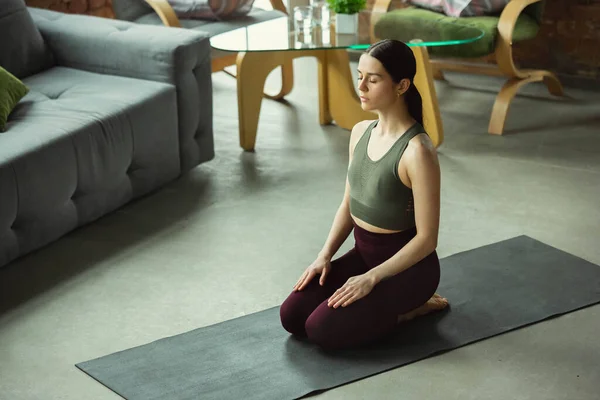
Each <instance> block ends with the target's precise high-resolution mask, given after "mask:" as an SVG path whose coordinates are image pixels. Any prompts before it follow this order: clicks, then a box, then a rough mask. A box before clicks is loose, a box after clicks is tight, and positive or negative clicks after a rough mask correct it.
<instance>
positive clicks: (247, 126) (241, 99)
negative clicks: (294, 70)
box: [236, 52, 293, 151]
mask: <svg viewBox="0 0 600 400" xmlns="http://www.w3.org/2000/svg"><path fill="white" fill-rule="evenodd" d="M290 53H293V52H290ZM292 60H293V56H288V55H287V52H246V53H244V52H240V53H238V56H237V59H236V66H237V75H236V79H237V98H238V123H239V135H240V146H242V148H243V149H244V150H246V151H252V150H254V146H255V144H256V131H257V129H258V118H259V115H260V106H261V103H262V99H263V97H264V93H263V91H264V87H265V81H266V80H267V76H269V74H270V73H271V71H273V70H274V69H275V68H277V67H278V66H280V65H282V66H283V74H284V76H283V81H282V93H284V92H285V94H287V92H289V90H291V84H290V80H289V78H288V79H286V76H285V74H286V72H288V73H289V71H288V68H289V67H290V66H291V65H292ZM289 76H290V75H289V74H288V75H287V77H289ZM292 78H293V75H292Z"/></svg>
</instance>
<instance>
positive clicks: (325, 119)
mask: <svg viewBox="0 0 600 400" xmlns="http://www.w3.org/2000/svg"><path fill="white" fill-rule="evenodd" d="M315 57H316V58H317V60H318V61H319V124H321V125H329V124H331V122H332V121H333V119H332V118H331V110H330V109H329V84H328V80H327V70H328V63H327V51H320V52H318V53H317V54H316V55H315Z"/></svg>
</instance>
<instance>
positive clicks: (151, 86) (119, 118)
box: [0, 67, 180, 265]
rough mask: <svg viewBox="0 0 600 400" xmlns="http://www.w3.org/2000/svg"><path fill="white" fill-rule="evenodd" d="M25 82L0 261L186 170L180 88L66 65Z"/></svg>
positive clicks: (1, 153) (2, 149) (2, 215)
mask: <svg viewBox="0 0 600 400" xmlns="http://www.w3.org/2000/svg"><path fill="white" fill-rule="evenodd" d="M24 83H25V84H26V85H27V86H28V87H29V88H30V92H29V93H28V94H27V95H26V96H25V97H24V98H23V99H22V100H21V102H19V104H18V105H17V107H16V108H15V110H14V112H13V115H12V116H11V117H12V125H11V129H10V130H8V131H7V132H5V133H3V134H0V190H1V191H2V196H0V197H2V198H3V199H2V200H0V205H1V206H2V207H0V265H2V264H4V263H5V262H7V261H8V259H10V258H12V257H14V255H15V254H23V253H27V252H29V251H31V250H34V249H36V248H38V247H41V246H42V245H45V244H46V243H48V242H50V241H52V240H54V239H57V238H59V237H60V236H62V235H64V234H65V233H66V232H69V231H70V230H72V229H74V228H76V227H77V226H80V225H83V224H85V223H89V222H91V221H93V220H95V219H97V218H98V217H99V216H101V215H104V214H106V213H107V212H109V211H112V210H114V209H116V208H118V207H120V206H121V205H123V204H125V203H126V202H128V201H129V200H131V199H133V198H135V197H138V196H140V195H143V194H145V193H148V192H149V191H150V190H152V189H155V188H157V187H160V186H161V185H164V184H165V183H167V182H169V181H171V180H173V179H174V178H176V177H177V176H178V175H179V172H180V159H179V141H178V126H177V124H178V122H177V101H176V93H175V88H174V86H172V85H169V84H164V83H158V82H152V81H146V80H137V79H132V78H123V77H115V76H110V75H99V74H95V73H91V72H85V71H79V70H74V69H69V68H63V67H56V68H52V69H50V70H47V71H44V72H42V73H40V74H37V75H34V76H32V77H30V78H27V79H25V81H24ZM17 190H18V192H17ZM17 194H18V195H17ZM15 246H16V248H15Z"/></svg>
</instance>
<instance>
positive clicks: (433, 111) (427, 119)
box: [411, 46, 444, 147]
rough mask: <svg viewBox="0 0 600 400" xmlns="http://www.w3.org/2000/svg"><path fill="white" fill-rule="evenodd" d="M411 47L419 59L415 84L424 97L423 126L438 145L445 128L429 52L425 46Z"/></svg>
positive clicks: (435, 144)
mask: <svg viewBox="0 0 600 400" xmlns="http://www.w3.org/2000/svg"><path fill="white" fill-rule="evenodd" d="M411 49H412V51H413V54H414V55H415V59H416V61H417V74H416V75H415V86H416V87H417V89H419V93H420V94H421V98H422V99H423V127H424V128H425V130H426V131H427V134H428V135H429V137H430V138H431V141H432V142H433V145H434V146H435V147H438V146H439V145H440V144H442V142H443V141H444V128H443V126H442V117H441V115H440V107H439V104H438V99H437V94H436V92H435V84H434V82H433V70H432V67H431V63H430V61H429V52H428V51H427V47H425V46H412V47H411Z"/></svg>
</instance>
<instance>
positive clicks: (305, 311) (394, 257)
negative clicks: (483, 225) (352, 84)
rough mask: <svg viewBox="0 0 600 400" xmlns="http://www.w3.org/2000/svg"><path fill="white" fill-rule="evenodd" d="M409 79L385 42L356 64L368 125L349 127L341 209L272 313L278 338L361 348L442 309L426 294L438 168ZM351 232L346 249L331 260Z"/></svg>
mask: <svg viewBox="0 0 600 400" xmlns="http://www.w3.org/2000/svg"><path fill="white" fill-rule="evenodd" d="M415 73H416V61H415V57H414V55H413V52H412V50H411V49H410V48H409V47H408V46H406V44H404V43H402V42H399V41H395V40H382V41H380V42H378V43H375V44H373V45H372V46H370V47H369V48H368V49H367V50H366V52H365V53H364V54H362V55H361V57H360V60H359V63H358V91H359V93H360V100H361V105H362V108H363V110H368V111H373V112H376V113H377V114H378V119H377V120H375V121H362V122H359V123H357V124H356V125H355V126H354V128H353V129H352V133H351V136H350V146H349V154H350V161H349V167H348V175H347V179H346V190H345V192H344V197H343V200H342V204H341V205H340V207H339V208H338V211H337V213H336V215H335V218H334V221H333V224H332V227H331V230H330V232H329V236H328V238H327V240H326V242H325V245H324V247H323V249H322V250H321V252H320V253H319V255H318V257H317V259H316V260H315V261H314V262H313V263H312V264H311V265H310V266H309V267H308V268H307V269H306V271H304V273H303V274H302V276H301V277H300V279H299V280H298V282H297V283H296V285H295V286H294V288H293V291H292V293H291V294H290V295H289V297H288V298H287V299H286V300H285V302H284V303H283V304H282V305H281V310H280V313H281V322H282V325H283V327H284V328H285V329H286V330H287V331H288V332H290V333H292V334H294V335H297V336H301V337H308V339H309V340H310V341H312V342H314V343H316V344H318V345H319V346H321V347H322V348H324V349H329V350H334V349H340V348H347V347H352V346H358V345H362V344H367V343H370V342H372V341H374V340H377V339H380V338H383V337H384V336H386V335H388V334H390V333H391V332H392V331H394V330H395V329H396V326H397V324H398V323H401V322H403V321H407V320H409V319H412V318H414V317H416V316H419V315H424V314H427V313H429V312H432V311H435V310H441V309H443V308H445V307H446V306H447V305H448V302H447V300H446V299H444V298H442V297H441V296H439V295H438V294H437V293H435V291H436V290H437V287H438V284H439V281H440V264H439V259H438V257H437V253H436V251H435V249H436V246H437V239H438V228H439V219H440V168H439V164H438V159H437V154H436V149H435V147H434V146H433V144H432V142H431V140H430V139H429V136H427V134H426V133H425V130H424V128H423V111H422V102H421V95H420V94H419V91H418V90H417V88H416V87H415V86H414V84H413V79H414V76H415ZM352 230H354V240H355V245H354V248H353V249H352V250H350V251H349V252H348V253H346V254H344V255H343V256H341V257H340V258H338V259H336V260H333V261H331V259H332V257H333V255H334V254H335V253H336V252H337V251H338V250H339V248H340V247H341V245H342V244H343V243H344V241H345V240H346V238H347V237H348V235H350V232H351V231H352ZM317 275H319V276H320V278H319V279H314V278H315V277H316V276H317Z"/></svg>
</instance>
